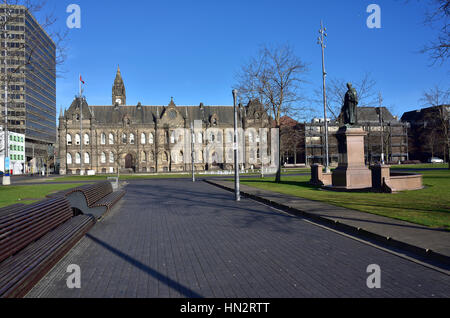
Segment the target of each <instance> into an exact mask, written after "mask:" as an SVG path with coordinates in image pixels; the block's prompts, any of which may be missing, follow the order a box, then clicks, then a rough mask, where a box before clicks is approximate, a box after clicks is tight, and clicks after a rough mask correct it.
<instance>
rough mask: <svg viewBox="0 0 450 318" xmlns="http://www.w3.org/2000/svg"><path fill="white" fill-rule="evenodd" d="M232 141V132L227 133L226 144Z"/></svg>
mask: <svg viewBox="0 0 450 318" xmlns="http://www.w3.org/2000/svg"><path fill="white" fill-rule="evenodd" d="M233 141H234V136H233V132H232V131H228V132H227V143H232V142H233Z"/></svg>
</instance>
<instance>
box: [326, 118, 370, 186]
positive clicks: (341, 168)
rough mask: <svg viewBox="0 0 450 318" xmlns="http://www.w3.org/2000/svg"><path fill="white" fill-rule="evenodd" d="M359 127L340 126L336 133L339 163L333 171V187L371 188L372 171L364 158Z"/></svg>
mask: <svg viewBox="0 0 450 318" xmlns="http://www.w3.org/2000/svg"><path fill="white" fill-rule="evenodd" d="M366 135H367V133H366V132H365V131H364V130H363V129H362V128H361V127H345V126H344V127H341V128H340V129H339V131H338V132H337V133H336V137H337V139H338V149H339V165H338V167H337V168H336V169H335V170H334V171H333V175H332V183H333V188H342V189H348V190H356V189H367V188H372V173H371V171H370V170H369V169H368V168H367V167H366V164H365V159H364V136H366Z"/></svg>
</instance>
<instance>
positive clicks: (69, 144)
mask: <svg viewBox="0 0 450 318" xmlns="http://www.w3.org/2000/svg"><path fill="white" fill-rule="evenodd" d="M66 139H67V145H68V146H71V145H72V136H71V135H70V134H67V136H66Z"/></svg>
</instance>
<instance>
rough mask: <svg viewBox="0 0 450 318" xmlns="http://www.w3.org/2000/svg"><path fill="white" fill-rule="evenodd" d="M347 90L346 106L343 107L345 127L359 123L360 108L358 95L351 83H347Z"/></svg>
mask: <svg viewBox="0 0 450 318" xmlns="http://www.w3.org/2000/svg"><path fill="white" fill-rule="evenodd" d="M347 88H348V91H347V93H346V94H345V98H344V106H343V107H342V111H341V114H342V115H343V119H344V125H350V126H353V125H356V124H357V123H358V118H357V109H356V108H357V107H358V94H357V93H356V89H354V88H353V87H352V84H351V83H347Z"/></svg>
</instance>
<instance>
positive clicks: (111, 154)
mask: <svg viewBox="0 0 450 318" xmlns="http://www.w3.org/2000/svg"><path fill="white" fill-rule="evenodd" d="M109 163H114V154H113V153H112V151H111V152H110V153H109Z"/></svg>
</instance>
